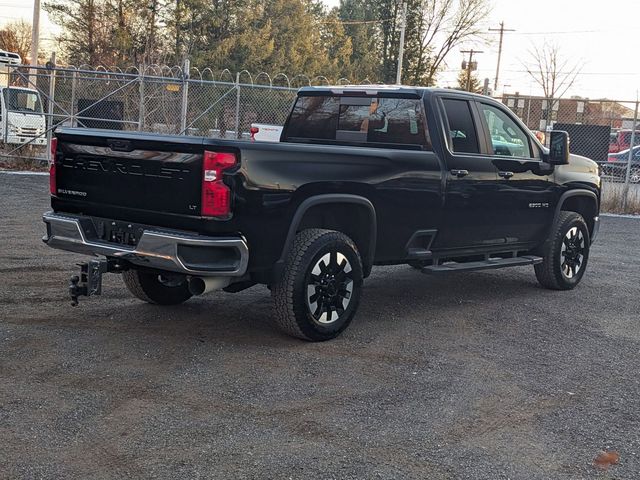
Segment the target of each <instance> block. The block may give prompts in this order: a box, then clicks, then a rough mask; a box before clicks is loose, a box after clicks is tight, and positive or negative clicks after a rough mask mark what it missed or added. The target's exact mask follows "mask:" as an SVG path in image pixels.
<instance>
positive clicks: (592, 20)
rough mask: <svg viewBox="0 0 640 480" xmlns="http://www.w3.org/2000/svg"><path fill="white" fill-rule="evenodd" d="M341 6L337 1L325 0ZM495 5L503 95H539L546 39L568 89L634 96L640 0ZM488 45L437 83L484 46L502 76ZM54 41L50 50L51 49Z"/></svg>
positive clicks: (46, 26)
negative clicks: (539, 57) (537, 78)
mask: <svg viewBox="0 0 640 480" xmlns="http://www.w3.org/2000/svg"><path fill="white" fill-rule="evenodd" d="M324 1H325V3H326V4H327V6H329V7H331V6H335V5H337V4H338V3H339V0H324ZM489 2H490V3H491V5H492V11H491V15H490V17H489V20H488V21H487V22H486V25H484V28H486V29H487V30H488V29H489V28H497V27H499V24H500V22H501V21H504V23H505V28H510V29H515V30H516V31H515V32H509V33H505V37H504V43H503V51H502V62H501V70H500V76H499V81H498V90H497V92H496V93H497V94H501V93H503V92H505V93H515V92H519V93H521V94H523V95H528V94H533V95H537V94H541V93H542V92H541V89H540V88H539V87H538V86H536V84H535V83H534V82H533V80H532V79H531V77H530V76H529V75H528V74H527V73H526V71H525V67H524V66H523V63H530V61H531V55H530V53H529V52H530V50H531V49H532V48H533V47H534V46H542V45H543V44H544V42H545V41H547V42H550V43H557V44H558V45H559V46H560V50H561V53H562V55H563V56H564V57H566V58H569V59H570V60H571V62H570V63H575V64H580V65H582V73H581V74H580V76H579V77H578V79H577V81H576V83H575V84H574V86H573V88H572V89H571V90H570V91H569V92H568V93H567V94H568V95H579V96H582V97H586V98H591V99H596V98H609V99H613V100H626V101H635V99H636V97H637V95H638V89H639V88H640V62H638V61H637V60H636V58H637V54H636V50H637V48H638V43H640V22H638V21H637V19H638V18H640V1H638V0H617V1H616V2H612V3H611V4H610V5H608V4H607V3H606V2H603V1H602V0H599V1H594V0H535V1H531V0H489ZM32 15H33V4H32V3H31V2H30V1H29V0H27V1H25V0H0V24H1V23H5V22H7V21H11V20H13V19H17V18H24V19H26V20H27V21H29V22H30V21H31V19H32ZM42 17H43V18H42V19H41V24H42V30H41V38H43V39H45V41H48V42H47V43H48V44H47V43H45V45H46V46H51V47H53V46H54V42H53V41H52V38H53V32H54V29H55V27H54V26H52V25H51V23H50V22H49V21H48V19H47V17H46V13H44V12H43V15H42ZM488 38H489V40H490V43H488V44H483V43H481V42H475V43H470V44H466V45H464V48H460V49H456V50H454V51H453V52H452V53H451V54H450V56H449V57H448V59H447V63H448V66H447V68H446V71H445V72H443V73H442V74H441V75H440V77H439V85H440V86H443V87H446V86H455V85H456V83H457V82H456V77H457V75H458V72H459V68H460V64H461V62H462V60H463V55H462V54H461V53H460V52H459V50H461V49H468V48H474V49H478V50H483V51H484V53H482V54H479V55H477V57H476V60H477V62H478V71H477V74H478V77H479V78H480V79H481V80H483V79H484V78H489V79H490V85H492V86H493V82H494V78H495V74H496V62H497V51H498V35H497V34H488ZM51 47H50V48H51Z"/></svg>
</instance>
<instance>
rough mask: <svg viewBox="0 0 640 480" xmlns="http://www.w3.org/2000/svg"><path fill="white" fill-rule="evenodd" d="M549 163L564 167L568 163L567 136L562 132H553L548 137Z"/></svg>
mask: <svg viewBox="0 0 640 480" xmlns="http://www.w3.org/2000/svg"><path fill="white" fill-rule="evenodd" d="M549 163H550V164H551V165H566V164H567V163H569V134H568V133H567V132H563V131H562V130H553V131H552V132H551V136H550V137H549Z"/></svg>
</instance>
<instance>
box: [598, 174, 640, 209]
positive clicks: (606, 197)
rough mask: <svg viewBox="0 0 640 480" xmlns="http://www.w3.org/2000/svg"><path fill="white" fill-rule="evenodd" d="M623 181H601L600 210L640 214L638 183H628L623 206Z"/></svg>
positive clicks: (639, 186)
mask: <svg viewBox="0 0 640 480" xmlns="http://www.w3.org/2000/svg"><path fill="white" fill-rule="evenodd" d="M624 197H625V187H624V183H612V182H603V184H602V200H601V204H600V210H601V211H602V212H606V213H622V214H636V215H640V184H631V185H629V193H628V194H627V201H626V206H625V201H624V200H625V198H624Z"/></svg>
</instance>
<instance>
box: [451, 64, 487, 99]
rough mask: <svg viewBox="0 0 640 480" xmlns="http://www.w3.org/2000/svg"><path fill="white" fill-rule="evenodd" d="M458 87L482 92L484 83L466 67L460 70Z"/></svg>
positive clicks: (458, 88)
mask: <svg viewBox="0 0 640 480" xmlns="http://www.w3.org/2000/svg"><path fill="white" fill-rule="evenodd" d="M469 77H471V88H469ZM456 88H457V90H464V91H468V92H473V93H482V83H480V80H479V79H478V76H477V75H476V74H475V73H473V72H470V71H469V70H468V69H466V68H464V69H462V70H460V73H459V74H458V86H457V87H456Z"/></svg>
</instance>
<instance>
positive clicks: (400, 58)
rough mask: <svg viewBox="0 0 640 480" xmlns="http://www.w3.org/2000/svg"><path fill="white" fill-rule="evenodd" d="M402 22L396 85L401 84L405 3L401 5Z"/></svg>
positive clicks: (405, 19) (405, 17)
mask: <svg viewBox="0 0 640 480" xmlns="http://www.w3.org/2000/svg"><path fill="white" fill-rule="evenodd" d="M400 21H401V22H402V23H401V25H400V51H399V52H398V70H397V72H396V85H400V84H401V83H402V57H403V56H404V31H405V30H406V28H407V3H406V2H403V3H402V16H401V18H400Z"/></svg>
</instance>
